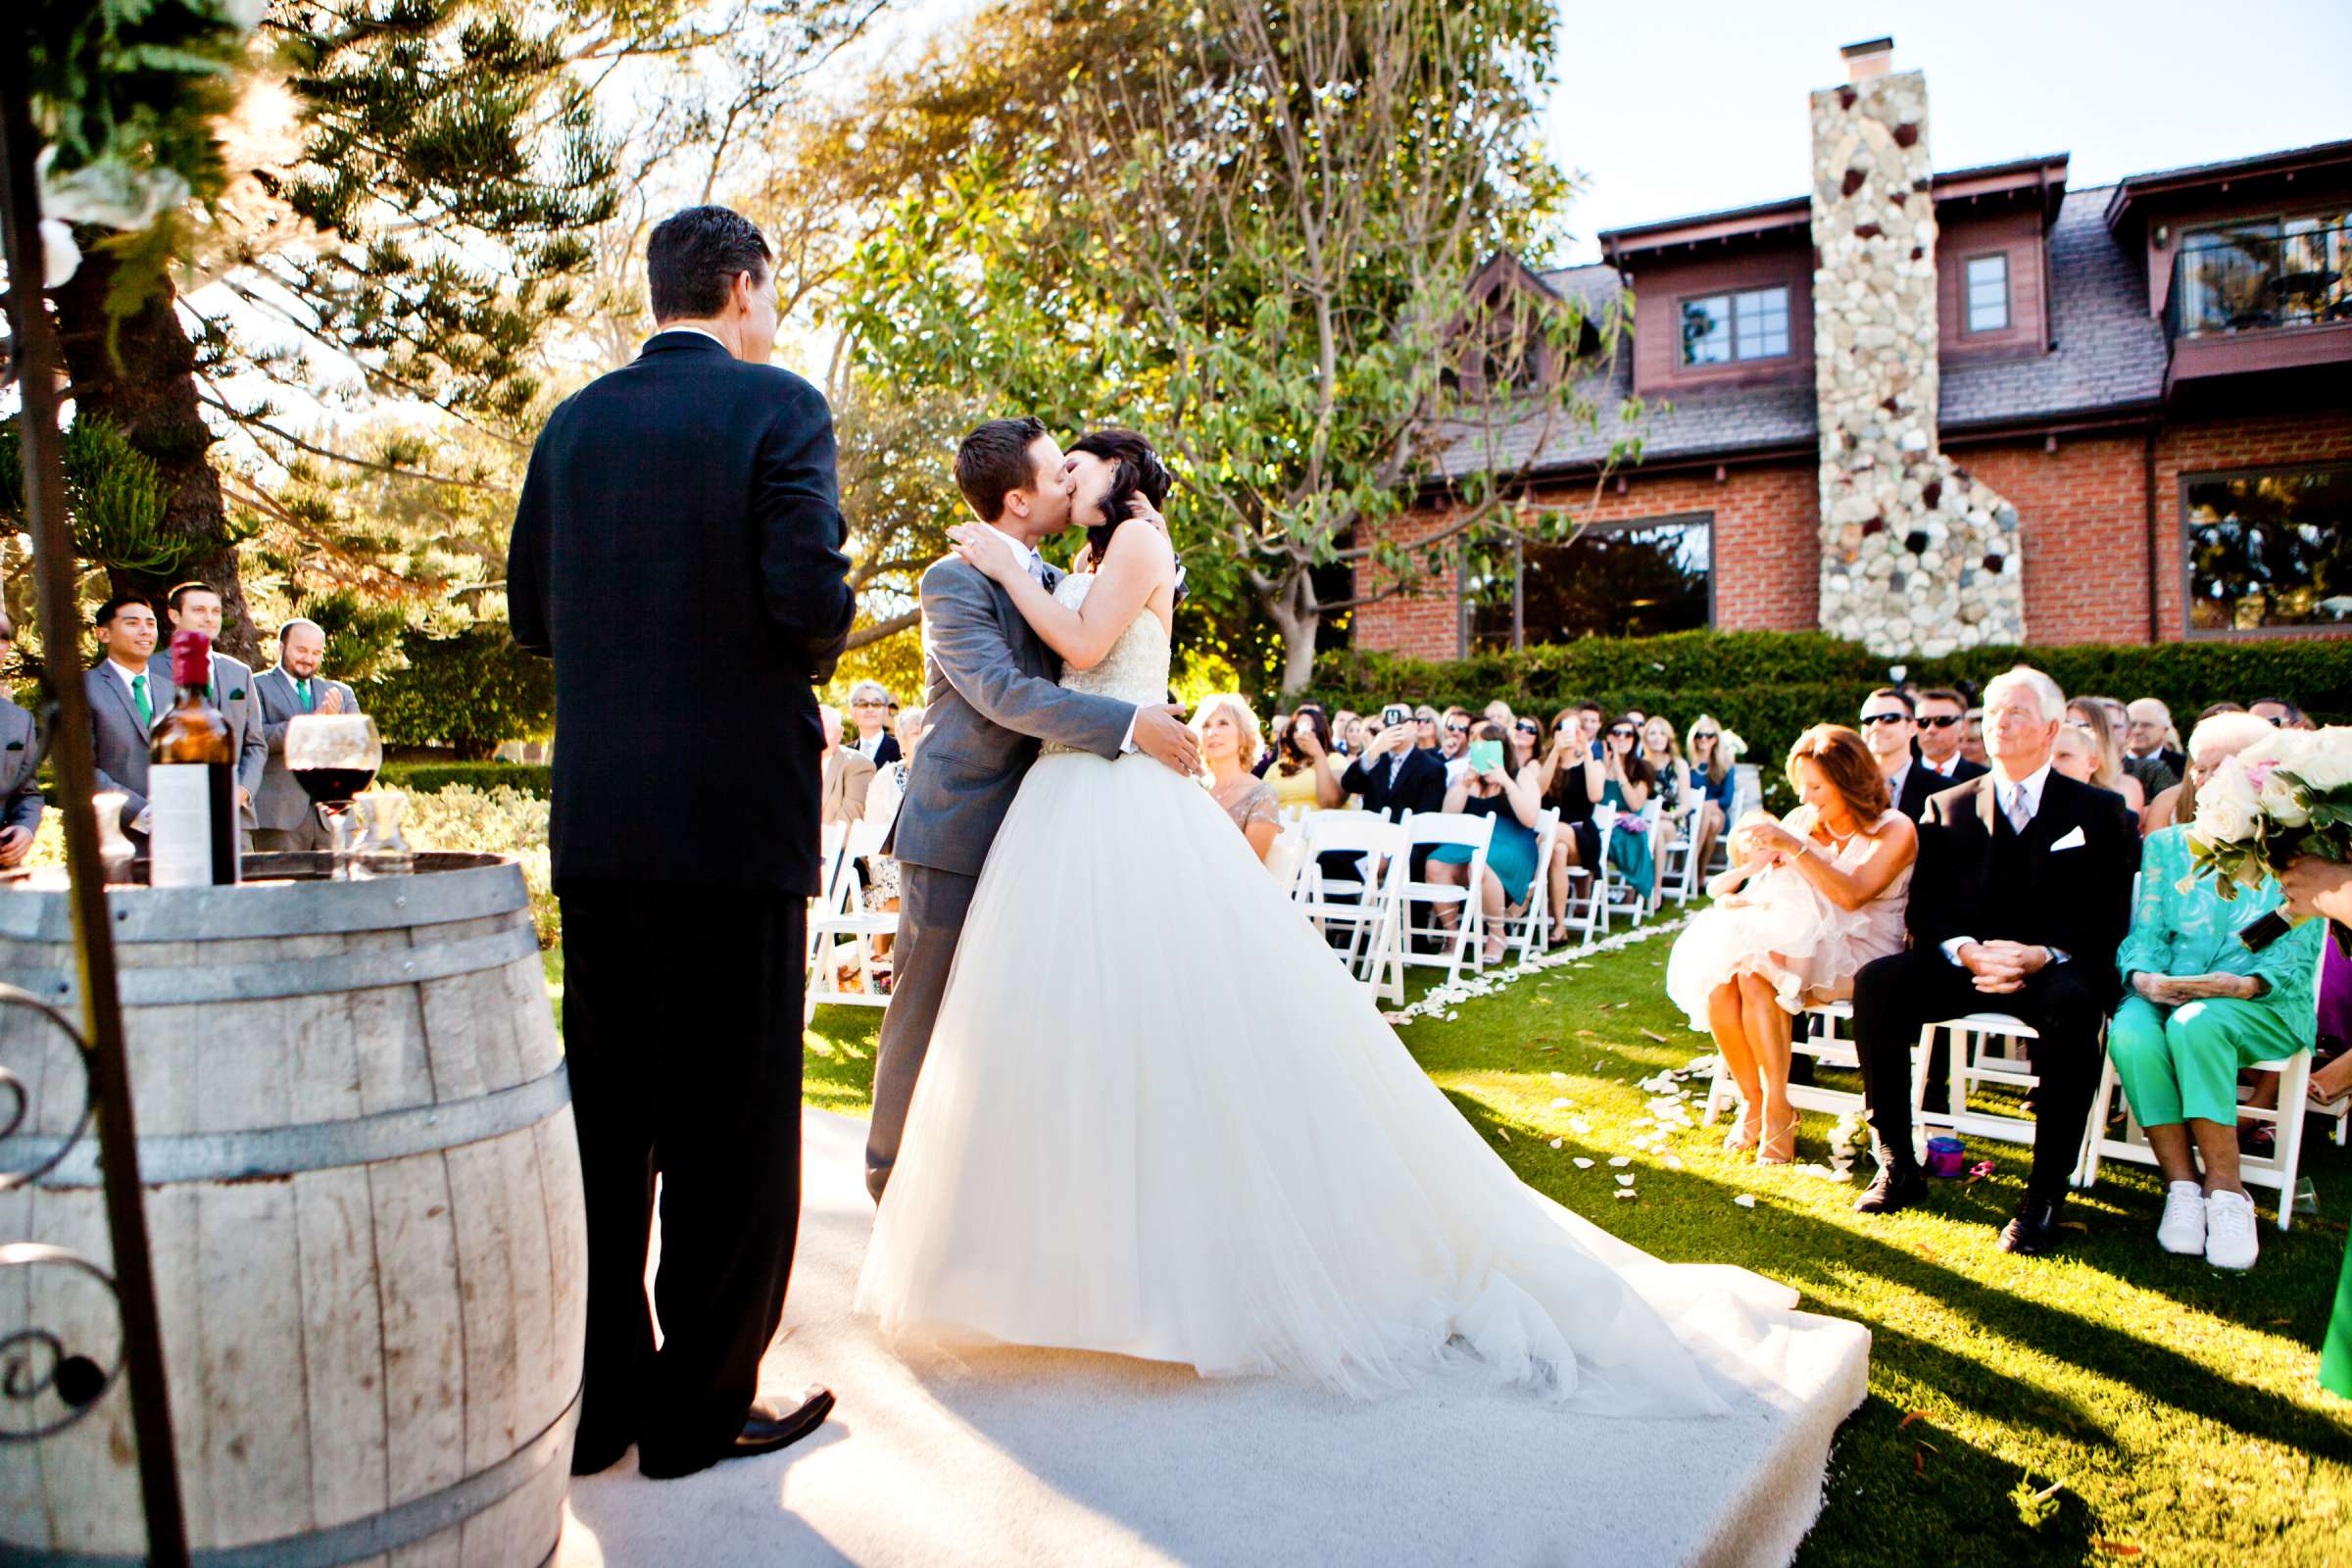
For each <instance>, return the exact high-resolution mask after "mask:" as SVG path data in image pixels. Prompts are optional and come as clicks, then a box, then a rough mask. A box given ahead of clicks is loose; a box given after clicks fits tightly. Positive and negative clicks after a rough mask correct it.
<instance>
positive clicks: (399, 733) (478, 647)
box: [359, 624, 556, 759]
mask: <svg viewBox="0 0 2352 1568" xmlns="http://www.w3.org/2000/svg"><path fill="white" fill-rule="evenodd" d="M401 653H402V654H403V656H405V657H406V658H407V660H408V667H407V668H405V669H396V670H393V671H391V672H390V673H388V674H385V675H382V676H379V677H377V678H376V679H374V680H371V681H368V682H366V683H364V684H362V685H361V686H360V687H359V697H360V707H361V708H362V709H363V710H365V711H368V712H370V713H373V714H374V715H375V722H376V726H377V727H378V728H379V729H381V730H382V731H383V736H384V744H385V745H387V746H446V747H448V748H450V749H451V750H453V751H455V752H456V753H457V754H458V755H459V756H461V757H465V758H469V759H475V758H478V759H487V758H488V757H489V756H490V754H491V753H492V752H495V751H497V750H498V748H499V745H500V743H502V742H505V741H516V740H529V739H532V738H533V737H536V736H542V735H546V734H548V733H549V732H550V731H551V730H552V729H553V728H554V726H555V722H556V678H555V666H554V665H553V664H551V663H549V662H547V661H546V660H544V659H539V658H536V657H534V656H533V655H530V654H526V653H524V652H523V651H522V650H521V649H519V648H517V647H515V640H514V638H513V637H511V636H510V635H509V634H508V632H507V628H506V627H505V626H504V625H503V624H484V625H476V626H472V627H468V628H467V629H466V630H465V631H463V632H461V633H459V634H458V635H457V636H455V637H410V638H406V639H404V640H403V641H402V643H401Z"/></svg>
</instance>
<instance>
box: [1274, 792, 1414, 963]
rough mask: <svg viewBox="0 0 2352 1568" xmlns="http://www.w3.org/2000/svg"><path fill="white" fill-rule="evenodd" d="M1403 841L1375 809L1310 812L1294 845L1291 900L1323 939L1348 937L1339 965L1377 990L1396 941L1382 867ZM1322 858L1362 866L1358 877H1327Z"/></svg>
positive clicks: (1400, 833)
mask: <svg viewBox="0 0 2352 1568" xmlns="http://www.w3.org/2000/svg"><path fill="white" fill-rule="evenodd" d="M1402 842H1403V831H1402V830H1401V829H1400V828H1398V827H1397V824H1396V823H1394V822H1392V821H1390V820H1389V819H1388V818H1387V817H1385V816H1383V815H1381V814H1380V813H1379V812H1378V811H1347V810H1331V811H1314V812H1310V813H1309V814H1308V815H1307V817H1306V820H1305V824H1304V829H1303V832H1302V834H1301V841H1300V844H1299V869H1298V872H1297V875H1296V877H1295V878H1294V880H1293V882H1292V884H1291V902H1293V903H1294V904H1296V905H1298V906H1299V911H1300V912H1301V913H1303V914H1304V915H1305V916H1306V917H1307V919H1308V920H1310V921H1312V922H1313V924H1314V927H1315V929H1316V930H1317V931H1318V932H1320V933H1322V934H1323V935H1324V936H1325V937H1326V938H1329V937H1331V936H1333V935H1335V934H1336V935H1339V936H1342V937H1344V938H1345V939H1346V945H1345V946H1344V947H1342V948H1340V949H1338V950H1336V951H1338V952H1339V953H1340V955H1341V961H1342V962H1344V963H1346V964H1347V965H1348V971H1349V972H1350V973H1353V974H1355V975H1356V976H1357V977H1358V978H1361V979H1366V980H1367V981H1368V982H1370V983H1373V984H1374V985H1375V986H1376V988H1377V987H1379V986H1380V985H1381V984H1382V982H1381V981H1380V980H1379V979H1378V978H1377V976H1378V975H1380V974H1381V973H1382V972H1383V971H1384V969H1385V967H1386V953H1385V948H1386V947H1389V946H1394V945H1395V942H1396V938H1395V936H1394V932H1393V922H1394V915H1393V913H1392V911H1390V910H1388V909H1386V908H1385V907H1384V905H1385V904H1386V902H1387V888H1388V878H1387V877H1386V876H1384V874H1383V872H1382V869H1381V868H1382V866H1383V864H1384V862H1386V861H1389V860H1392V859H1394V858H1396V856H1397V851H1398V847H1399V846H1400V845H1401V844H1402ZM1326 855H1344V856H1348V857H1350V858H1352V861H1353V863H1354V864H1355V865H1356V866H1357V867H1359V868H1360V869H1359V871H1358V874H1357V876H1355V877H1353V878H1349V877H1346V876H1339V875H1333V874H1329V873H1326V872H1325V870H1324V868H1323V858H1324V857H1325V856H1326ZM1384 922H1390V929H1388V930H1386V931H1384ZM1367 968H1369V969H1370V970H1371V972H1370V973H1367ZM1396 991H1397V1001H1402V1000H1403V986H1402V981H1401V980H1399V981H1398V982H1397V987H1396ZM1383 994H1385V992H1384V993H1383Z"/></svg>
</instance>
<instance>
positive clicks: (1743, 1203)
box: [1732, 1193, 1756, 1208]
mask: <svg viewBox="0 0 2352 1568" xmlns="http://www.w3.org/2000/svg"><path fill="white" fill-rule="evenodd" d="M1732 1201H1733V1202H1735V1203H1738V1204H1739V1205H1740V1207H1741V1208H1753V1207H1755V1206H1756V1195H1755V1194H1753V1193H1741V1194H1740V1196H1739V1197H1737V1198H1735V1199H1733V1200H1732Z"/></svg>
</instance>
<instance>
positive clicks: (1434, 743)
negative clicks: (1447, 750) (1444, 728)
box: [1413, 703, 1443, 753]
mask: <svg viewBox="0 0 2352 1568" xmlns="http://www.w3.org/2000/svg"><path fill="white" fill-rule="evenodd" d="M1442 738H1443V737H1441V736H1440V735H1439V734H1438V711H1437V710H1436V709H1434V708H1432V707H1430V706H1429V705H1428V704H1427V703H1423V704H1422V705H1421V706H1420V707H1419V708H1416V709H1414V710H1413V744H1414V745H1415V746H1417V747H1419V748H1420V749H1421V750H1422V751H1425V752H1440V753H1442V752H1443V748H1442V747H1441V746H1440V745H1439V742H1440V741H1441V739H1442Z"/></svg>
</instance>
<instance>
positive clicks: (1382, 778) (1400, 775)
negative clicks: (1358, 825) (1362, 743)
mask: <svg viewBox="0 0 2352 1568" xmlns="http://www.w3.org/2000/svg"><path fill="white" fill-rule="evenodd" d="M1340 788H1341V789H1342V790H1343V791H1344V792H1346V793H1347V794H1349V795H1360V796H1362V797H1363V798H1364V809H1365V810H1367V811H1378V812H1379V813H1380V814H1381V815H1383V816H1385V817H1387V818H1388V819H1389V820H1390V821H1392V822H1401V821H1403V820H1404V816H1405V813H1406V812H1408V811H1443V810H1444V809H1446V762H1445V760H1444V758H1443V757H1441V756H1440V754H1439V753H1438V752H1436V751H1434V750H1423V749H1422V748H1420V747H1417V746H1415V745H1414V744H1413V722H1412V719H1411V718H1410V717H1409V716H1408V717H1406V718H1405V719H1404V721H1403V722H1401V723H1397V724H1389V725H1386V726H1384V727H1383V728H1382V730H1381V732H1380V733H1379V734H1378V735H1376V736H1374V737H1373V739H1372V743H1371V744H1370V745H1369V746H1366V747H1365V748H1364V755H1363V756H1362V757H1359V758H1357V759H1356V760H1354V761H1352V762H1350V763H1348V771H1347V772H1345V773H1343V774H1341V775H1340Z"/></svg>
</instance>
